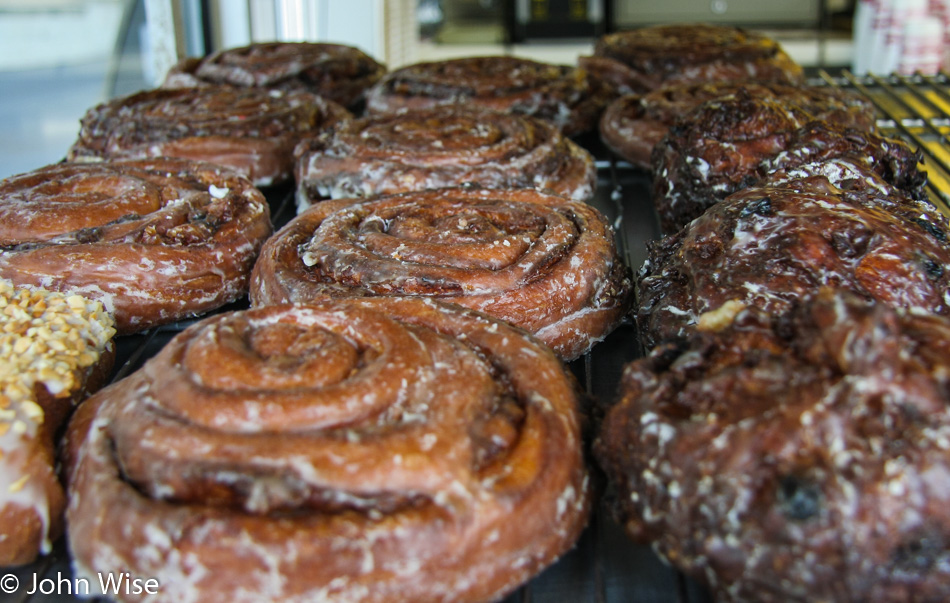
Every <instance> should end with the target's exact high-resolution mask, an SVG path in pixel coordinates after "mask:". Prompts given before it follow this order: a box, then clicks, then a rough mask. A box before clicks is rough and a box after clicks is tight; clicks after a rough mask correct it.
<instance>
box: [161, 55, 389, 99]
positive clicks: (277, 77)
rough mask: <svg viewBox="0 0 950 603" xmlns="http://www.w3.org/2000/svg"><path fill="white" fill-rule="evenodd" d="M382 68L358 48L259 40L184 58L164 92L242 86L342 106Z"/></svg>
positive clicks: (376, 78) (171, 72) (168, 78)
mask: <svg viewBox="0 0 950 603" xmlns="http://www.w3.org/2000/svg"><path fill="white" fill-rule="evenodd" d="M384 73H386V66H385V65H382V64H380V63H378V62H376V60H375V59H373V58H372V57H371V56H369V55H368V54H366V53H365V52H363V51H362V50H360V49H358V48H354V47H352V46H344V45H342V44H327V43H314V42H262V43H257V44H250V45H248V46H243V47H241V48H226V49H224V50H219V51H217V52H215V53H212V54H210V55H208V56H206V57H204V58H200V59H184V60H183V61H181V62H179V63H178V64H177V65H175V66H174V67H172V69H171V70H169V72H168V75H167V76H166V78H165V83H164V84H162V85H163V87H165V88H182V87H186V86H211V85H219V84H226V85H229V86H237V87H241V88H273V89H277V90H286V91H288V92H289V91H293V90H304V91H306V92H311V93H313V94H316V95H318V96H322V97H323V98H326V99H328V100H331V101H333V102H335V103H339V104H341V105H343V106H344V107H349V106H352V105H353V104H354V103H357V102H358V101H359V100H360V99H362V97H363V93H364V92H365V91H366V89H367V88H369V87H370V86H372V85H373V84H375V83H376V82H377V81H379V78H381V77H382V76H383V74H384Z"/></svg>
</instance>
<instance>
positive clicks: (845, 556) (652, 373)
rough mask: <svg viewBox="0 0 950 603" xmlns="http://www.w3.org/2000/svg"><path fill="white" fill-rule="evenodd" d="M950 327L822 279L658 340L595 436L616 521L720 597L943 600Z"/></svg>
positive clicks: (947, 578)
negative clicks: (801, 296) (612, 491)
mask: <svg viewBox="0 0 950 603" xmlns="http://www.w3.org/2000/svg"><path fill="white" fill-rule="evenodd" d="M948 342H950V320H948V319H947V317H944V316H935V315H927V314H918V313H916V312H898V311H895V310H894V309H892V308H888V307H887V306H886V305H884V304H880V303H877V304H875V303H871V302H868V301H866V300H862V299H859V298H856V297H854V296H853V295H846V294H843V293H841V292H835V291H831V290H825V291H823V292H822V293H820V294H819V296H818V297H817V298H815V299H814V300H813V301H811V302H808V303H805V304H804V305H803V306H801V307H799V308H797V309H795V310H794V311H793V312H792V313H791V314H790V315H789V316H787V317H784V318H782V319H772V318H771V317H768V316H763V315H762V314H761V313H759V312H757V310H756V309H755V308H754V307H748V308H747V309H745V310H743V311H742V312H740V313H738V314H735V315H734V317H733V318H730V319H727V320H723V321H722V323H721V324H720V325H718V326H717V327H716V328H715V329H712V330H708V331H706V332H704V333H701V334H699V335H697V336H695V337H694V338H692V339H690V340H689V341H685V342H681V343H680V344H678V345H675V344H671V345H664V346H661V347H658V348H656V349H655V350H654V351H653V353H651V354H650V355H649V356H648V357H647V358H644V359H642V360H640V361H637V362H635V363H632V364H630V365H628V366H627V367H626V370H625V371H624V375H623V382H622V384H621V387H620V400H619V402H618V403H617V404H616V405H615V406H613V407H612V408H611V409H610V410H609V411H608V413H607V416H606V418H605V420H604V426H603V429H602V431H601V434H600V438H599V441H598V442H597V443H596V444H595V451H596V453H597V457H598V459H599V460H600V462H601V464H602V466H603V467H604V469H605V471H606V473H607V475H608V477H609V478H610V480H611V481H612V482H613V484H614V486H615V488H616V490H617V496H616V497H615V498H614V504H615V507H614V508H615V512H616V514H617V518H618V520H619V521H620V523H621V525H623V526H624V528H625V529H626V531H627V532H628V534H630V535H631V536H632V537H633V538H634V539H635V540H637V541H640V542H648V543H651V544H652V547H653V550H655V551H657V552H658V553H659V554H660V555H661V556H663V557H664V558H666V559H667V560H669V562H670V563H672V564H673V565H674V566H676V567H677V568H679V569H681V570H683V571H684V572H686V573H687V574H689V575H692V576H693V577H695V578H697V579H699V580H700V581H702V582H704V583H706V584H707V585H708V586H709V587H710V588H711V590H712V591H713V593H714V595H716V597H717V599H721V600H726V601H894V602H896V601H943V600H947V599H948V598H950V564H948V563H947V560H948V551H947V546H946V542H948V541H950V490H948V489H947V487H946V484H947V483H948V480H950V462H948V457H947V448H948V446H950V444H948V440H947V434H948V433H950V412H948V408H950V404H948V393H947V392H948V391H950V382H948V375H950V365H948V358H950V346H948Z"/></svg>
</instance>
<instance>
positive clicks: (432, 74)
mask: <svg viewBox="0 0 950 603" xmlns="http://www.w3.org/2000/svg"><path fill="white" fill-rule="evenodd" d="M607 102H608V95H607V90H606V89H604V88H603V87H602V86H601V85H600V84H599V83H597V82H594V81H593V80H591V79H590V78H589V77H588V76H587V73H586V72H585V71H584V70H582V69H577V68H575V67H569V66H564V65H550V64H547V63H538V62H535V61H529V60H527V59H519V58H516V57H502V56H497V57H472V58H465V59H453V60H448V61H438V62H432V63H417V64H415V65H410V66H408V67H403V68H402V69H397V70H396V71H392V72H390V73H389V74H387V75H386V76H385V77H384V78H383V79H382V80H381V81H380V82H379V83H378V84H377V85H376V86H374V87H373V88H372V89H371V90H370V92H369V94H368V98H367V103H366V108H367V110H368V111H369V112H370V113H375V114H379V113H395V112H398V111H404V110H407V109H423V108H427V107H433V106H436V105H447V104H451V105H455V104H465V105H476V106H479V107H484V108H487V109H494V110H496V111H503V112H511V113H516V114H520V115H530V116H532V117H537V118H539V119H543V120H545V121H547V122H549V123H551V124H553V125H554V126H555V127H557V128H558V129H559V130H561V131H562V132H563V133H564V134H565V135H567V136H572V135H575V134H580V133H582V132H586V131H588V130H592V129H593V128H594V127H596V125H597V118H598V116H599V115H600V112H601V110H602V109H603V107H604V105H606V104H607Z"/></svg>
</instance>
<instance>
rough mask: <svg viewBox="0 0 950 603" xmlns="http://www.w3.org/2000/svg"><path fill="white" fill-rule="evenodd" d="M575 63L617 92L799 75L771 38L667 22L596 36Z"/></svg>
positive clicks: (790, 80)
mask: <svg viewBox="0 0 950 603" xmlns="http://www.w3.org/2000/svg"><path fill="white" fill-rule="evenodd" d="M580 65H581V67H583V68H584V69H587V70H588V71H589V72H590V73H592V74H593V75H594V76H595V77H597V78H598V79H600V80H602V81H604V82H605V83H607V84H608V85H610V86H611V87H612V88H613V89H614V90H615V91H616V94H618V95H624V94H641V93H644V92H649V91H650V90H655V89H657V88H661V87H664V86H676V85H681V84H696V83H700V82H745V81H775V82H784V83H787V84H800V83H802V81H803V79H804V76H803V73H802V68H801V67H800V66H799V65H798V64H796V63H795V61H793V60H792V59H791V57H789V56H788V55H787V54H785V51H784V50H782V47H781V46H780V45H779V44H778V43H777V42H776V41H775V40H773V39H771V38H769V37H767V36H764V35H762V34H758V33H754V32H749V31H746V30H743V29H740V28H738V27H731V26H726V25H708V24H669V25H655V26H651V27H642V28H639V29H634V30H629V31H619V32H615V33H610V34H607V35H605V36H602V37H601V38H600V39H599V40H598V41H597V44H596V45H595V46H594V56H592V57H581V59H580Z"/></svg>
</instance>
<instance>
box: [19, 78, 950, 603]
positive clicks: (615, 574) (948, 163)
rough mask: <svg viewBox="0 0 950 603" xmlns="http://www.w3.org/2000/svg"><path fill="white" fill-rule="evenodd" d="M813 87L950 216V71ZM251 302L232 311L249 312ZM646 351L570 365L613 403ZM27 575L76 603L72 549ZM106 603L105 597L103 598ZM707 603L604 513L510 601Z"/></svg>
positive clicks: (643, 218)
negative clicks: (917, 176)
mask: <svg viewBox="0 0 950 603" xmlns="http://www.w3.org/2000/svg"><path fill="white" fill-rule="evenodd" d="M809 83H810V84H814V85H829V86H835V87H840V88H845V89H852V90H855V91H856V92H858V93H860V94H861V95H863V96H865V97H867V98H868V99H869V100H870V101H871V102H872V103H873V104H874V106H875V108H876V110H877V112H878V122H877V125H878V129H879V130H880V131H881V132H882V133H884V134H885V135H888V136H894V137H899V138H903V139H905V140H906V141H908V142H909V143H910V144H911V145H912V146H915V147H918V148H920V150H921V151H922V153H923V155H924V165H925V167H926V168H927V171H928V173H929V178H930V183H929V185H928V187H929V193H930V196H931V199H932V200H933V201H934V203H935V204H936V205H937V206H938V207H940V209H941V211H943V212H944V213H945V214H946V215H947V216H950V75H948V74H947V73H945V72H941V73H939V74H937V75H934V76H921V75H913V76H902V75H889V76H876V75H871V76H860V77H859V76H855V75H853V74H851V73H849V72H847V71H844V72H842V73H841V74H840V75H838V76H832V75H830V74H828V73H827V72H826V71H819V72H817V75H816V77H814V78H812V79H811V80H809ZM593 146H596V147H597V149H598V150H595V154H596V155H598V156H599V157H600V158H599V159H598V161H597V168H598V188H597V193H596V196H595V199H594V200H593V201H592V204H593V205H595V206H596V207H597V208H598V209H600V210H601V211H602V212H603V213H604V214H605V215H606V216H607V217H608V218H609V219H610V221H611V222H612V223H613V224H614V225H615V226H616V229H617V243H618V246H619V248H620V250H621V252H622V254H623V257H624V258H626V261H627V263H628V264H629V265H630V266H631V267H633V269H634V271H636V269H637V268H639V266H640V265H642V263H643V261H644V260H645V259H646V246H645V244H646V242H647V241H651V240H655V239H657V238H659V237H660V230H659V225H658V222H657V218H656V215H655V213H654V211H653V207H652V203H651V201H650V180H649V176H648V175H647V174H646V173H644V172H641V171H638V170H636V169H634V168H633V167H632V166H630V165H629V164H627V163H625V162H622V161H617V160H615V159H613V158H609V157H608V154H607V153H606V152H605V151H604V150H603V148H602V147H601V146H600V144H599V142H594V143H593ZM267 196H268V200H269V202H270V204H271V211H272V219H273V221H274V224H275V226H276V227H280V226H282V225H283V224H286V223H287V221H289V220H290V219H291V218H292V217H293V215H294V213H295V207H294V201H293V191H291V190H288V189H287V188H283V189H278V190H272V191H268V195H267ZM245 306H246V302H244V303H237V304H233V305H232V306H230V307H229V308H225V309H238V308H241V307H245ZM192 322H194V321H186V322H182V323H176V324H173V325H168V326H165V327H161V328H158V329H153V330H152V331H149V332H146V333H143V334H138V335H133V336H127V337H122V338H120V339H119V340H118V342H117V343H118V355H117V358H118V363H117V366H116V369H115V372H114V377H113V378H114V379H116V380H117V379H120V378H122V377H124V376H125V375H127V374H129V373H130V372H132V371H134V370H135V369H137V368H138V367H139V366H141V365H142V363H143V362H144V361H145V360H146V359H148V358H149V357H151V356H152V355H154V354H155V353H157V352H158V350H160V349H161V348H162V346H164V345H165V344H166V343H167V342H168V341H169V340H170V339H171V338H172V337H173V336H174V335H175V334H176V333H178V332H180V331H181V330H183V329H184V328H185V327H187V326H188V325H189V324H191V323H192ZM638 355H639V345H638V343H637V335H636V329H635V327H634V325H633V324H632V323H626V324H623V325H621V326H620V327H619V328H618V329H617V330H616V331H615V332H614V333H613V334H611V336H610V337H608V338H607V339H606V340H605V341H603V342H602V343H600V344H599V345H598V346H596V347H595V348H594V349H593V350H592V351H591V353H589V354H587V355H586V356H584V357H583V358H581V359H579V360H577V361H575V362H573V363H572V364H571V367H570V368H571V370H572V371H573V372H574V373H575V374H576V375H577V376H578V378H579V381H580V383H581V384H583V385H584V386H585V389H586V391H587V393H588V395H589V396H590V397H591V398H592V399H595V400H600V401H601V402H609V401H610V400H611V399H612V398H613V396H614V394H615V388H616V386H617V383H618V382H619V380H620V373H621V371H622V369H623V366H624V364H626V363H627V362H629V361H631V360H633V359H634V358H636V357H637V356H638ZM5 571H6V572H8V573H14V574H16V575H17V576H18V577H19V578H20V584H21V585H22V586H23V588H21V589H20V591H19V592H17V593H14V594H3V593H0V603H27V602H31V603H37V602H65V601H76V600H78V599H76V598H75V597H71V596H68V595H35V596H32V597H31V596H29V595H27V594H26V592H25V590H26V587H27V586H28V585H30V584H32V581H33V576H34V575H35V576H37V577H38V579H43V578H50V579H53V580H54V581H55V580H57V579H58V578H59V577H66V578H69V577H70V576H71V575H72V571H71V567H70V563H69V558H68V553H67V552H66V547H65V544H64V543H63V542H62V541H61V542H59V543H57V545H56V546H55V548H54V550H53V552H52V553H51V554H49V555H47V556H45V557H43V558H42V559H40V560H38V561H37V562H35V563H33V564H30V565H27V566H23V567H20V568H12V569H11V568H8V569H6V570H5ZM99 601H103V602H104V601H105V599H100V600H99ZM565 601H570V602H578V603H582V602H591V603H620V602H634V601H635V602H637V603H653V602H656V603H672V602H675V603H707V602H708V601H710V598H709V596H708V594H707V593H706V592H705V591H704V590H703V588H702V587H700V586H698V585H697V584H696V583H695V582H693V581H692V580H690V579H689V578H686V577H685V576H683V575H682V574H681V573H679V572H677V571H676V570H674V569H672V568H671V567H669V566H668V565H666V564H664V563H663V562H662V561H661V560H660V559H659V558H658V557H657V556H656V555H655V554H654V553H653V551H652V550H651V549H650V548H649V547H647V546H642V545H636V544H633V543H632V542H630V541H629V540H628V539H627V538H626V537H625V536H624V534H623V533H622V531H621V529H620V527H619V526H617V525H616V524H615V523H614V522H613V520H611V519H610V517H609V516H608V514H607V513H606V512H604V511H603V510H602V509H598V511H597V512H596V513H595V514H594V517H593V518H592V520H591V523H590V525H589V526H588V528H587V530H586V531H585V532H584V535H583V536H582V538H581V540H580V542H579V543H578V545H577V547H575V549H574V550H572V551H571V552H570V553H568V554H567V555H566V556H565V557H564V558H563V559H561V560H560V561H559V562H558V563H557V564H555V565H554V566H552V567H551V568H549V569H548V570H546V571H545V572H544V573H542V574H541V575H540V576H538V577H537V578H535V579H534V580H533V581H531V582H530V583H529V584H527V585H525V586H524V587H522V588H520V589H519V590H518V591H516V592H515V593H514V594H512V595H511V596H510V597H508V598H507V599H506V600H505V603H548V602H550V603H563V602H565Z"/></svg>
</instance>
